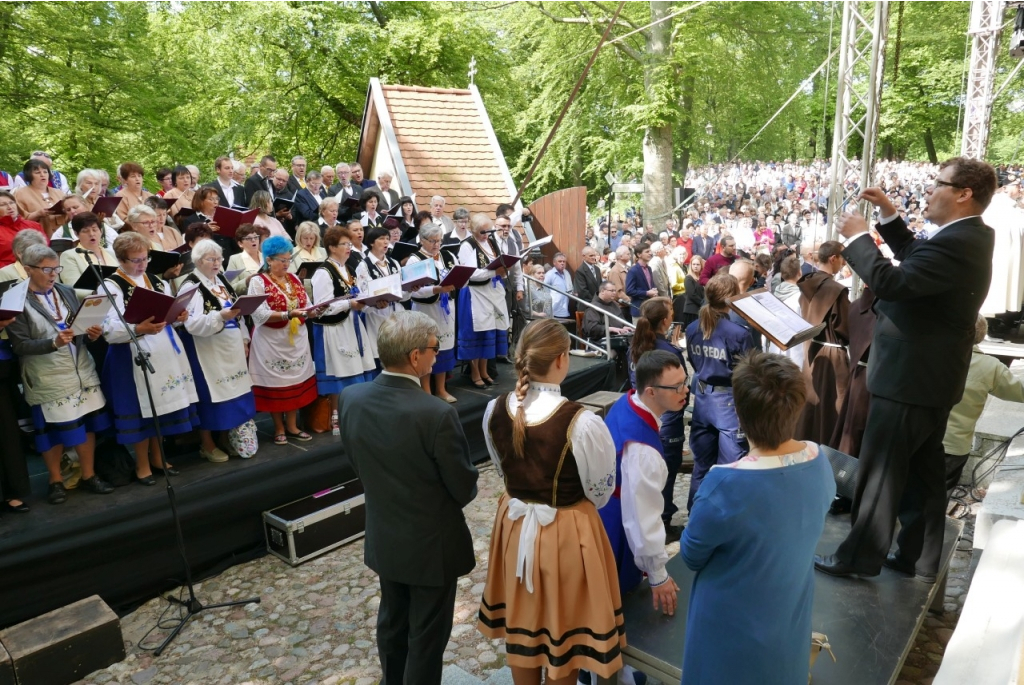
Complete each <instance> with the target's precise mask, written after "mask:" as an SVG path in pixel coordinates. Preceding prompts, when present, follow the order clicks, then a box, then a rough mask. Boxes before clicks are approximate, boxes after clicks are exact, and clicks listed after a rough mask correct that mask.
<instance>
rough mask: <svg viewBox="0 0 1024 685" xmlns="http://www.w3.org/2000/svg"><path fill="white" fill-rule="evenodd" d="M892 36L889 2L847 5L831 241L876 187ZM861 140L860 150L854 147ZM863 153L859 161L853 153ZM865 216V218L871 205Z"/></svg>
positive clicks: (841, 49)
mask: <svg viewBox="0 0 1024 685" xmlns="http://www.w3.org/2000/svg"><path fill="white" fill-rule="evenodd" d="M888 34H889V3H888V0H877V1H876V2H859V1H858V0H847V1H846V2H844V3H843V32H842V39H841V42H840V44H839V72H838V75H837V78H836V118H835V127H834V129H833V135H832V172H831V176H830V185H829V198H828V222H829V224H828V238H829V240H833V239H834V238H835V236H836V227H837V225H838V221H839V217H840V216H841V215H842V213H843V212H844V211H846V207H847V205H848V204H849V205H851V207H850V208H851V209H852V205H853V204H856V196H857V194H858V193H859V192H860V190H861V189H862V188H867V187H868V186H870V185H871V184H872V180H873V172H874V168H875V152H876V148H877V145H878V112H879V103H880V102H881V98H882V74H883V73H884V71H885V43H886V38H887V36H888ZM855 138H859V139H860V141H861V143H862V145H861V146H859V150H858V146H856V145H851V144H850V143H851V141H852V140H854V139H855ZM858 151H859V152H860V160H859V161H858V160H857V159H856V157H852V156H851V153H855V152H858ZM862 205H864V206H862V207H861V211H862V212H864V213H865V214H866V212H867V203H866V202H864V203H862Z"/></svg>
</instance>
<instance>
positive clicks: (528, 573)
mask: <svg viewBox="0 0 1024 685" xmlns="http://www.w3.org/2000/svg"><path fill="white" fill-rule="evenodd" d="M557 513H558V510H557V509H555V508H554V507H550V506H548V505H547V504H536V503H530V504H527V503H526V502H524V501H522V500H520V499H516V498H515V497H513V498H512V499H510V500H509V501H508V518H509V520H510V521H515V520H517V519H521V518H523V517H524V516H525V517H526V520H525V521H523V527H522V528H521V529H520V531H519V554H518V555H517V556H516V578H518V579H519V582H523V579H524V577H525V579H526V591H527V592H529V593H533V557H534V554H535V552H536V550H535V546H536V542H537V531H539V530H540V528H541V526H546V525H548V524H549V523H551V522H552V521H554V520H555V514H557Z"/></svg>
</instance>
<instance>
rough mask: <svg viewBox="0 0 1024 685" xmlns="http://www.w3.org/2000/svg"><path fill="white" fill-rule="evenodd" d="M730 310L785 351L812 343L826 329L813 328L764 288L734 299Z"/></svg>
mask: <svg viewBox="0 0 1024 685" xmlns="http://www.w3.org/2000/svg"><path fill="white" fill-rule="evenodd" d="M729 306H730V307H731V308H732V310H733V311H735V312H736V313H737V314H739V315H740V316H742V317H743V318H744V319H746V320H747V321H748V322H749V323H750V325H751V326H753V327H754V329H756V330H758V331H760V332H761V333H763V334H764V335H765V336H766V337H767V338H768V339H769V340H771V341H772V342H773V343H775V344H776V345H778V346H779V347H780V348H782V349H783V350H785V349H789V348H790V347H793V346H794V345H799V344H800V343H802V342H804V341H807V340H810V339H811V338H813V337H814V336H816V335H817V334H818V333H819V332H821V331H822V329H824V328H825V324H824V323H820V324H818V325H817V326H812V325H811V324H809V323H808V322H807V321H805V320H804V319H803V317H801V316H800V315H799V314H797V313H796V312H794V311H793V310H792V309H790V308H789V307H788V306H786V303H785V302H783V301H782V300H780V299H779V298H777V297H775V295H772V294H771V293H770V292H768V290H767V289H765V288H761V289H760V290H753V291H751V292H748V293H744V294H742V295H738V296H736V297H733V298H731V299H730V300H729Z"/></svg>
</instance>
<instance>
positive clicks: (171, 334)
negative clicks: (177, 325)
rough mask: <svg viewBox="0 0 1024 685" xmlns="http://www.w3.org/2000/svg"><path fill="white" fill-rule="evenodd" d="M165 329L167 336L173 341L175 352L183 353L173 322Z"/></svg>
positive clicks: (172, 345)
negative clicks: (175, 334)
mask: <svg viewBox="0 0 1024 685" xmlns="http://www.w3.org/2000/svg"><path fill="white" fill-rule="evenodd" d="M164 330H165V331H167V337H168V338H169V339H170V341H171V347H173V348H174V354H181V350H180V349H179V348H178V341H177V340H175V338H174V327H173V326H172V325H171V324H167V325H166V326H164Z"/></svg>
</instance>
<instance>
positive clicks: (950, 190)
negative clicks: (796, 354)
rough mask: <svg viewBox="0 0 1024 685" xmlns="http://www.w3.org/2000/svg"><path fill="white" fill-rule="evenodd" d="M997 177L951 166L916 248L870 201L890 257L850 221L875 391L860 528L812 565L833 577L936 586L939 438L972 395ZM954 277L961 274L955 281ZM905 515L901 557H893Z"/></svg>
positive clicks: (933, 193)
mask: <svg viewBox="0 0 1024 685" xmlns="http://www.w3.org/2000/svg"><path fill="white" fill-rule="evenodd" d="M996 186H997V180H996V171H995V169H993V168H992V166H991V165H989V164H986V163H985V162H983V161H980V160H977V159H967V158H965V157H955V158H953V159H950V160H948V161H946V162H944V163H943V164H942V165H941V166H940V168H939V175H938V177H937V178H936V179H935V183H934V185H933V186H932V187H931V188H929V189H928V190H927V192H926V193H925V195H926V198H927V202H928V208H927V209H926V210H925V212H924V216H925V218H926V219H928V220H929V221H930V222H931V223H933V224H935V225H936V226H938V228H937V229H935V230H934V231H932V232H931V236H930V237H929V239H928V240H915V239H914V235H913V233H911V232H910V229H908V228H907V225H906V224H905V223H904V222H903V220H902V219H901V218H900V216H899V213H898V212H897V209H896V207H895V206H894V205H893V204H892V202H890V200H889V198H888V197H887V196H886V194H885V191H884V190H882V189H881V188H868V189H867V190H865V191H864V192H863V193H862V194H861V199H864V200H867V201H868V202H870V203H871V204H873V205H875V206H876V207H878V208H879V210H880V216H881V220H880V221H879V223H878V227H877V228H878V232H879V234H881V236H882V238H883V239H884V240H885V242H886V244H888V246H889V247H890V248H892V251H893V253H894V257H895V259H897V260H899V266H893V264H892V262H891V261H889V260H888V259H886V258H885V257H883V256H882V254H881V253H880V252H879V251H878V248H877V247H876V246H875V242H874V240H872V238H871V235H870V234H869V233H868V226H867V222H865V221H864V219H863V217H861V216H859V215H857V214H846V215H844V216H843V218H842V220H841V221H840V224H839V233H840V234H841V235H842V236H843V237H844V238H846V248H845V249H844V250H843V257H844V258H845V259H846V261H847V263H848V264H849V265H850V267H851V268H852V269H853V270H854V271H855V272H856V273H857V275H859V276H860V277H861V278H862V279H864V284H865V285H867V286H868V287H870V288H871V292H872V293H873V294H874V295H875V297H877V298H878V299H877V300H876V302H875V306H874V309H875V311H876V313H877V314H878V322H877V323H876V324H875V333H874V338H873V339H872V343H871V364H870V365H869V366H868V376H867V384H868V391H869V392H870V393H871V401H870V405H869V406H870V408H869V410H868V419H867V426H866V428H865V431H864V439H863V442H862V443H861V449H860V469H859V471H858V473H857V485H856V490H855V491H854V498H853V508H852V512H851V513H852V516H851V520H852V529H851V530H850V533H849V535H847V537H846V540H844V541H843V543H842V544H841V545H840V546H839V549H837V550H836V552H835V553H834V554H830V555H827V556H823V555H819V556H816V557H815V560H814V565H815V567H816V568H817V569H818V570H819V571H822V572H823V573H828V574H830V575H834V576H852V575H860V576H877V575H878V574H879V573H880V572H881V570H882V566H886V567H888V568H890V569H893V570H895V571H897V572H900V573H905V574H908V575H915V576H916V577H917V579H918V580H920V581H922V582H934V581H935V578H936V576H937V574H938V570H939V562H940V558H941V552H942V537H943V516H944V514H945V507H946V485H945V458H944V454H945V452H944V450H943V447H942V438H943V435H944V433H945V429H946V419H947V418H948V417H949V412H950V409H951V408H952V407H953V406H954V405H955V404H956V403H957V402H959V401H960V398H961V397H962V396H963V391H964V384H965V382H966V380H967V371H968V367H969V366H970V362H971V349H972V346H973V344H974V330H975V323H976V319H977V316H978V311H979V309H980V308H981V305H982V301H983V300H984V299H985V295H986V294H987V293H988V288H989V283H990V281H991V279H992V253H993V250H994V245H995V233H994V232H993V230H992V229H991V228H989V227H988V226H986V225H985V223H984V222H983V221H982V220H981V213H982V212H984V211H985V208H986V207H988V204H989V202H990V201H991V200H992V196H993V194H994V193H995V191H996ZM954 274H955V277H954ZM897 518H898V519H899V521H900V524H901V528H900V534H899V537H898V539H897V542H898V548H897V551H896V552H894V553H893V554H888V551H889V546H890V544H891V542H892V536H893V530H894V527H895V524H896V520H897Z"/></svg>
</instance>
